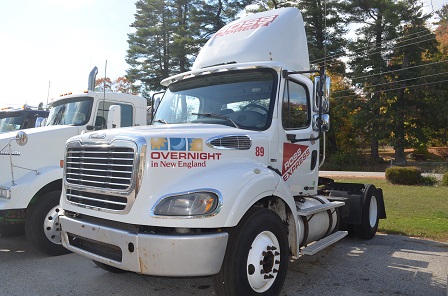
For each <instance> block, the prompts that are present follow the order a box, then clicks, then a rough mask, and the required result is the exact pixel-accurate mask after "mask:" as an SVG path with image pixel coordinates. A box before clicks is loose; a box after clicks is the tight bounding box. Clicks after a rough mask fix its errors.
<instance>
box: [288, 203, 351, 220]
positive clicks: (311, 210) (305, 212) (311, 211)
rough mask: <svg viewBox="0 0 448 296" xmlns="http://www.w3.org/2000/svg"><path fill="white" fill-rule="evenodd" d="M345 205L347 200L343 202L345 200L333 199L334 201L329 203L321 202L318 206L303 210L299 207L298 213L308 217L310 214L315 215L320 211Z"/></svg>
mask: <svg viewBox="0 0 448 296" xmlns="http://www.w3.org/2000/svg"><path fill="white" fill-rule="evenodd" d="M296 205H297V203H296ZM343 205H345V202H343V201H332V202H330V203H327V204H321V205H318V206H314V207H309V208H305V209H303V210H299V209H298V210H297V214H298V215H299V216H302V217H307V216H310V215H313V214H316V213H319V212H324V211H327V210H330V209H334V208H337V207H341V206H343Z"/></svg>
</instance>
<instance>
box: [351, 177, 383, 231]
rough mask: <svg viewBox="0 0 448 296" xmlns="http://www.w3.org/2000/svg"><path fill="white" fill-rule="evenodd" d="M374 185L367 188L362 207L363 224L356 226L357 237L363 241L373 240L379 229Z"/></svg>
mask: <svg viewBox="0 0 448 296" xmlns="http://www.w3.org/2000/svg"><path fill="white" fill-rule="evenodd" d="M376 191H377V190H376V188H375V186H374V185H370V184H369V185H367V186H366V194H365V197H364V202H363V205H362V217H361V224H360V225H356V226H355V232H356V236H357V237H359V238H362V239H372V238H373V237H374V236H375V234H376V231H377V229H378V222H379V218H378V217H379V215H378V199H377V198H376V196H375V193H376Z"/></svg>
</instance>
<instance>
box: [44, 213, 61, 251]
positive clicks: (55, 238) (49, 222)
mask: <svg viewBox="0 0 448 296" xmlns="http://www.w3.org/2000/svg"><path fill="white" fill-rule="evenodd" d="M60 211H61V208H60V207H59V205H57V206H55V207H54V208H52V209H51V210H50V211H49V212H48V214H47V215H46V216H45V220H44V233H45V236H46V237H47V238H48V240H49V241H51V242H52V243H54V244H57V245H60V244H61V226H60V224H59V212H60Z"/></svg>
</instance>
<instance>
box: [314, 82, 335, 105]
mask: <svg viewBox="0 0 448 296" xmlns="http://www.w3.org/2000/svg"><path fill="white" fill-rule="evenodd" d="M321 83H323V84H322V85H321ZM330 84H331V79H330V77H328V76H324V78H323V81H322V80H321V77H320V76H316V77H314V95H315V100H314V106H313V111H314V112H319V108H320V106H322V109H321V112H322V113H328V112H329V111H330ZM320 89H322V103H321V98H320V96H319V90H320Z"/></svg>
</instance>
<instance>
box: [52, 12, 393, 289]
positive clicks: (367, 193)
mask: <svg viewBox="0 0 448 296" xmlns="http://www.w3.org/2000/svg"><path fill="white" fill-rule="evenodd" d="M312 72H314V71H311V70H310V69H309V62H308V48H307V42H306V38H305V32H304V25H303V20H302V16H301V14H300V12H299V11H298V10H297V9H294V8H283V9H278V10H271V11H267V12H263V13H259V14H254V15H250V16H247V17H245V18H242V19H239V20H237V21H235V22H232V23H230V24H228V25H226V26H225V27H223V28H222V29H221V30H219V31H218V32H217V33H216V34H215V35H214V36H213V37H212V38H211V39H210V40H209V41H208V42H207V43H206V45H205V46H204V47H203V48H202V50H201V52H200V54H199V55H198V57H197V59H196V61H195V63H194V65H193V68H192V70H191V71H189V72H187V73H182V74H179V75H175V76H172V77H169V78H167V79H165V80H163V81H162V85H164V86H166V87H167V90H166V93H165V94H164V96H163V98H162V101H161V103H160V105H159V107H158V109H157V110H156V113H155V115H154V119H153V122H152V125H150V126H146V127H137V128H130V129H116V130H109V131H101V132H99V133H97V132H93V133H91V134H82V135H79V136H76V137H73V138H71V139H69V140H68V142H67V144H66V154H65V164H64V180H63V192H62V195H61V204H60V206H61V208H62V209H63V213H62V212H61V213H60V216H59V223H60V224H61V226H62V243H63V245H64V246H65V247H66V248H67V249H69V250H71V251H73V252H75V253H78V254H81V255H83V256H85V257H87V258H90V259H92V260H93V261H94V262H95V263H96V264H97V265H98V266H100V267H101V268H103V269H105V270H108V271H112V272H120V271H132V272H136V273H141V274H147V275H156V276H169V277H186V276H210V275H213V276H214V285H215V290H216V293H217V295H278V294H279V293H280V291H281V288H282V285H283V282H284V279H285V276H286V272H287V268H288V261H289V259H290V258H291V257H293V258H297V257H299V256H300V255H312V254H315V253H316V252H318V251H319V250H321V249H323V248H325V247H327V246H329V245H331V244H332V243H334V242H336V241H338V240H340V239H341V238H343V237H344V236H346V235H347V234H348V233H351V234H353V235H356V236H358V237H361V238H365V239H370V238H372V237H373V236H374V235H375V233H376V231H377V227H378V221H379V219H381V218H385V217H386V213H385V207H384V201H383V195H382V191H381V189H377V188H375V186H374V185H363V184H346V183H336V182H333V180H330V179H324V178H319V164H320V161H321V158H322V152H321V151H323V149H322V147H320V145H321V143H322V142H323V137H324V133H325V131H327V130H328V128H329V116H328V114H327V112H328V107H329V92H328V89H329V80H328V79H327V78H326V77H325V75H324V73H323V71H321V73H320V75H319V76H318V78H316V79H315V80H314V83H313V81H312V80H311V79H310V78H309V77H310V73H312Z"/></svg>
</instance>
